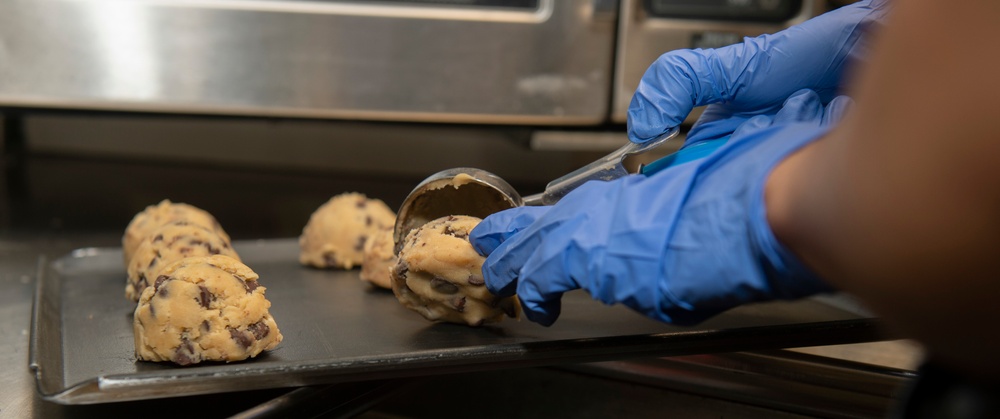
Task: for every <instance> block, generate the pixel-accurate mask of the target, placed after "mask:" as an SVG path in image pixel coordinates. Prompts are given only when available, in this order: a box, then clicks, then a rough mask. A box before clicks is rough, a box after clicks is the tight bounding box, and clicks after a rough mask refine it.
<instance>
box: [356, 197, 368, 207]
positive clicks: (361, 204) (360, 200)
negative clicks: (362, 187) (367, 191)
mask: <svg viewBox="0 0 1000 419" xmlns="http://www.w3.org/2000/svg"><path fill="white" fill-rule="evenodd" d="M354 205H355V206H357V207H358V208H364V207H365V206H367V205H368V201H367V200H366V199H364V198H358V201H357V202H355V203H354Z"/></svg>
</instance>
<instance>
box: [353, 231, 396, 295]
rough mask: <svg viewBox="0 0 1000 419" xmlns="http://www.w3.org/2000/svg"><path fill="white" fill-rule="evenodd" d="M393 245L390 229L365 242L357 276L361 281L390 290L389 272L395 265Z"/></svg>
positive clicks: (373, 235) (378, 232)
mask: <svg viewBox="0 0 1000 419" xmlns="http://www.w3.org/2000/svg"><path fill="white" fill-rule="evenodd" d="M393 245H394V243H393V241H392V228H391V227H387V228H384V229H381V230H379V231H377V232H375V234H372V235H371V236H369V237H368V240H365V248H364V252H363V253H364V261H362V263H361V273H360V274H359V276H360V277H361V280H362V281H368V282H370V283H372V285H375V286H377V287H379V288H385V289H391V288H392V280H391V279H390V277H389V270H390V269H392V267H393V266H395V265H396V255H395V254H394V253H393V252H392V248H393Z"/></svg>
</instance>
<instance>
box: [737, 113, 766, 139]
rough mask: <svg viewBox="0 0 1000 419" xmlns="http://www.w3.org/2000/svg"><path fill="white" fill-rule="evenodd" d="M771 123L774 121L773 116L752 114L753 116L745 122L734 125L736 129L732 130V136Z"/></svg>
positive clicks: (762, 127) (755, 129)
mask: <svg viewBox="0 0 1000 419" xmlns="http://www.w3.org/2000/svg"><path fill="white" fill-rule="evenodd" d="M773 123H774V117H772V116H770V115H757V116H754V117H753V118H750V119H748V120H747V121H746V122H744V123H742V124H740V126H738V127H736V130H735V131H733V133H732V137H737V138H739V137H740V136H742V135H746V134H749V133H751V132H754V131H757V130H761V129H764V128H767V127H769V126H771V124H773Z"/></svg>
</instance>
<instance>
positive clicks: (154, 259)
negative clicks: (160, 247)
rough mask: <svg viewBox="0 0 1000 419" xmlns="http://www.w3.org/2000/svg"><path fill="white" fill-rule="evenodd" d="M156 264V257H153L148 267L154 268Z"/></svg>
mask: <svg viewBox="0 0 1000 419" xmlns="http://www.w3.org/2000/svg"><path fill="white" fill-rule="evenodd" d="M155 265H156V258H153V259H152V260H150V261H149V266H147V267H146V269H153V266H155Z"/></svg>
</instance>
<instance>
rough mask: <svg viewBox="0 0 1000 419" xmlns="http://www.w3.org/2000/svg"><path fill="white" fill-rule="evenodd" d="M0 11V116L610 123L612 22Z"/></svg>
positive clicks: (211, 9)
mask: <svg viewBox="0 0 1000 419" xmlns="http://www.w3.org/2000/svg"><path fill="white" fill-rule="evenodd" d="M602 3H603V2H594V1H589V0H574V1H559V2H556V1H554V0H541V1H540V6H539V8H537V9H535V10H530V11H517V10H510V9H472V8H456V7H444V6H426V5H413V6H401V5H393V4H385V3H364V2H356V3H346V2H337V3H318V2H302V1H290V2H277V1H248V0H204V1H198V0H175V1H164V0H132V1H125V0H3V1H0V105H8V106H27V107H59V108H84V109H109V110H140V111H156V112H182V113H212V114H241V115H261V116H295V117H322V118H347V119H366V120H401V121H435V122H476V123H539V124H550V123H551V124H592V123H596V122H600V121H603V120H604V119H605V118H606V116H607V113H608V107H609V102H610V92H609V89H608V87H607V86H610V83H611V72H612V70H611V67H612V60H613V48H614V36H615V33H614V31H615V14H616V13H615V12H616V10H615V9H614V8H611V10H610V11H607V10H604V9H603V8H602Z"/></svg>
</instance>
